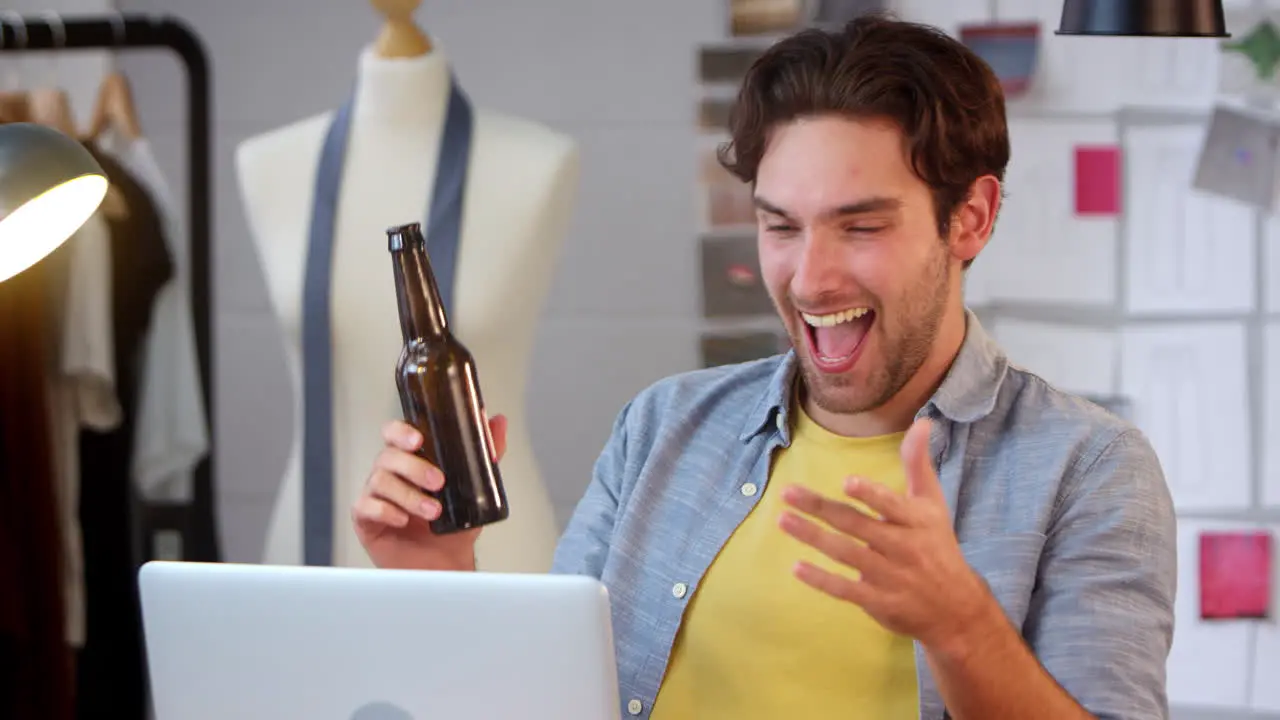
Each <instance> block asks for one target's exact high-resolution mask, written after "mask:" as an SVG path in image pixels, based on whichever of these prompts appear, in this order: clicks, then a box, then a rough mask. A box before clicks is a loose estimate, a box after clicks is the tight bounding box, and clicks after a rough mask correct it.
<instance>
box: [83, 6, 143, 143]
mask: <svg viewBox="0 0 1280 720" xmlns="http://www.w3.org/2000/svg"><path fill="white" fill-rule="evenodd" d="M112 25H113V32H114V34H115V42H116V45H123V44H124V18H122V17H120V16H119V15H117V16H116V17H114V18H113V19H112ZM112 129H114V130H115V131H116V132H118V133H120V134H121V135H123V136H124V137H125V138H126V139H128V140H131V141H132V140H138V139H139V138H141V137H142V123H141V122H139V121H138V108H137V105H135V104H134V102H133V89H132V88H131V87H130V85H129V78H128V77H127V76H126V75H125V74H124V73H122V72H120V71H118V70H113V71H111V72H109V73H107V75H106V76H105V77H104V78H103V79H102V84H101V85H99V86H98V97H97V99H96V100H95V101H94V103H93V115H92V116H91V117H90V119H89V131H88V132H87V133H86V134H85V136H86V138H87V139H89V140H97V139H98V138H100V137H101V136H102V134H103V133H105V132H106V131H107V130H112Z"/></svg>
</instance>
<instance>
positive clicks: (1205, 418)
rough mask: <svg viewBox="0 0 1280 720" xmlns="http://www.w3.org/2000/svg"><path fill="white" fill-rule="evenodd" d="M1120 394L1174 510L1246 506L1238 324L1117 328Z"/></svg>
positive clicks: (1248, 484) (1246, 430) (1242, 345)
mask: <svg viewBox="0 0 1280 720" xmlns="http://www.w3.org/2000/svg"><path fill="white" fill-rule="evenodd" d="M1121 333H1122V339H1121V352H1120V385H1119V391H1120V394H1122V395H1124V396H1125V397H1128V398H1130V399H1132V401H1133V410H1132V416H1133V417H1132V420H1133V423H1134V424H1135V425H1137V426H1138V428H1140V429H1141V430H1142V431H1143V432H1144V433H1146V435H1147V437H1148V438H1150V441H1151V444H1152V446H1154V448H1155V451H1156V454H1157V455H1158V456H1159V458H1160V464H1161V465H1162V466H1163V469H1164V474H1165V477H1166V479H1167V482H1168V485H1169V490H1170V491H1171V493H1172V494H1173V502H1174V505H1175V506H1176V507H1177V508H1178V509H1179V510H1214V511H1225V510H1242V509H1245V508H1248V507H1249V506H1250V504H1251V503H1252V494H1253V473H1252V470H1251V466H1252V463H1251V461H1250V458H1252V457H1253V443H1252V441H1251V438H1252V432H1251V425H1250V421H1251V416H1250V411H1249V407H1250V406H1249V402H1250V400H1249V398H1250V392H1251V389H1250V387H1249V384H1248V374H1247V373H1248V368H1249V354H1248V341H1247V337H1248V336H1247V333H1246V328H1245V325H1244V324H1243V323H1236V322H1203V323H1186V324H1181V323H1179V324H1174V323H1151V324H1149V325H1133V326H1129V327H1126V328H1124V329H1123V330H1122V331H1121Z"/></svg>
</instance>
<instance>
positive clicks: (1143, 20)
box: [1057, 0, 1231, 38]
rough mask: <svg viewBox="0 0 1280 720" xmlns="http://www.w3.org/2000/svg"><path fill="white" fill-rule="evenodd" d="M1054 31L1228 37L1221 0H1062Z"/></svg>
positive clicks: (1147, 35)
mask: <svg viewBox="0 0 1280 720" xmlns="http://www.w3.org/2000/svg"><path fill="white" fill-rule="evenodd" d="M1057 34H1058V35H1114V36H1130V37H1216V38H1223V37H1231V36H1230V35H1229V34H1228V33H1227V23H1226V20H1225V19H1224V18H1223V14H1222V0H1063V3H1062V23H1061V25H1060V26H1059V27H1058V32H1057Z"/></svg>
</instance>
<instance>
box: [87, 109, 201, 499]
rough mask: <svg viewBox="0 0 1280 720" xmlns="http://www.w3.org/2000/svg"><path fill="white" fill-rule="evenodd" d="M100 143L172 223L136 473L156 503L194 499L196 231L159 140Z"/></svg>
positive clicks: (149, 346) (113, 138) (143, 395)
mask: <svg viewBox="0 0 1280 720" xmlns="http://www.w3.org/2000/svg"><path fill="white" fill-rule="evenodd" d="M98 146H99V147H100V148H101V149H102V150H103V151H104V152H107V153H108V154H109V155H110V156H111V157H112V158H114V159H115V160H116V161H117V162H119V163H120V165H121V166H122V167H123V168H124V169H125V170H127V171H128V172H129V174H130V175H132V176H133V178H134V179H135V180H136V181H137V182H138V184H139V185H141V186H142V187H143V188H144V189H145V190H146V191H147V193H148V194H150V195H151V199H152V202H153V203H154V204H155V206H156V212H157V214H158V215H159V217H160V221H161V223H162V224H163V227H164V235H165V239H166V242H167V243H168V248H169V255H170V258H171V259H172V262H173V270H174V271H173V277H172V278H170V280H169V282H168V283H166V284H165V286H164V287H163V288H161V289H160V292H159V294H157V295H156V299H155V305H154V308H153V310H152V316H151V330H150V332H149V333H148V335H147V338H146V344H145V349H144V352H145V355H144V361H143V365H142V374H141V377H139V388H138V392H139V395H140V397H139V398H138V417H137V429H136V432H135V439H134V447H133V479H134V483H135V485H136V486H137V488H138V492H139V494H140V495H141V497H142V498H143V499H145V500H149V501H160V502H183V503H185V502H190V501H191V500H192V495H193V475H194V470H195V467H196V465H197V464H198V463H199V462H200V461H201V460H202V459H204V457H205V455H206V454H207V453H208V452H209V428H208V422H207V420H206V418H205V403H204V394H203V392H202V390H201V387H200V365H199V357H198V355H197V354H196V341H195V328H194V318H193V316H192V311H191V291H190V287H191V284H190V273H191V269H190V253H189V246H188V234H187V232H186V226H185V223H184V222H183V221H182V218H181V214H180V213H179V212H178V208H177V206H176V205H175V202H174V199H173V196H172V195H171V194H170V191H169V183H168V181H167V180H166V179H165V176H164V173H162V172H161V170H160V166H159V164H158V163H157V162H156V159H155V155H154V154H153V153H152V150H151V144H150V143H149V142H147V140H146V138H138V139H134V140H130V139H128V138H124V137H121V136H120V135H119V134H118V133H109V134H108V135H107V136H106V137H104V138H103V139H102V140H101V141H100V142H99V144H98Z"/></svg>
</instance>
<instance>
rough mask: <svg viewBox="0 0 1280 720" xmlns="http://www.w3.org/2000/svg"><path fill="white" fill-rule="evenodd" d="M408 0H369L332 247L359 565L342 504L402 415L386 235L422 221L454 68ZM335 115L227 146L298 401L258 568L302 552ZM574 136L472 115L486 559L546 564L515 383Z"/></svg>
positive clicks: (540, 501)
mask: <svg viewBox="0 0 1280 720" xmlns="http://www.w3.org/2000/svg"><path fill="white" fill-rule="evenodd" d="M417 4H418V3H417V0H399V1H395V0H375V1H374V2H373V5H374V7H375V8H376V9H378V10H379V11H380V12H382V13H383V15H384V17H386V20H387V21H386V25H385V26H384V28H383V30H382V32H381V34H380V35H379V37H378V39H377V41H376V42H375V43H374V45H373V46H372V47H370V48H368V49H366V50H365V51H364V52H363V53H362V54H361V57H360V67H359V73H358V80H357V85H356V89H355V96H354V105H353V109H352V120H351V129H350V139H349V141H348V147H347V150H346V161H345V166H344V168H345V169H344V171H343V180H342V185H341V191H340V195H339V198H338V204H337V219H336V224H335V233H334V240H333V251H332V285H331V288H332V289H331V293H332V297H331V300H330V307H331V313H332V319H331V328H332V330H331V333H332V339H333V341H332V345H333V354H332V374H333V396H332V397H333V400H332V403H333V461H332V462H333V483H334V494H335V497H334V503H333V507H334V518H333V523H334V528H333V530H334V532H333V539H334V540H333V545H334V547H333V564H335V565H343V566H368V565H369V560H368V558H367V556H366V555H365V553H364V550H363V549H362V548H361V547H360V545H359V542H358V541H357V540H356V538H355V534H354V532H353V531H352V528H351V522H350V519H349V517H350V516H349V508H350V506H351V503H352V501H353V500H354V499H355V497H356V495H357V494H358V492H359V489H360V486H361V485H362V484H363V483H364V480H365V478H366V476H367V475H368V472H369V468H370V467H371V465H372V463H373V460H374V458H375V456H376V455H377V453H378V452H379V451H380V450H381V447H382V441H381V438H380V435H379V431H380V428H381V426H382V424H383V423H384V422H385V421H386V420H388V419H392V418H398V417H400V405H399V399H398V396H397V395H396V391H395V385H394V382H393V377H394V368H395V363H396V359H397V357H398V356H399V352H400V347H401V339H400V328H399V323H398V319H397V316H396V304H395V292H394V287H393V285H392V279H391V258H390V255H389V254H388V252H387V247H386V237H385V234H384V231H385V229H386V228H387V227H389V226H391V225H396V224H400V223H405V222H414V221H423V220H424V219H425V217H424V213H425V212H426V211H427V206H428V204H429V202H430V198H431V190H432V188H431V185H432V184H433V182H434V168H435V166H436V157H437V154H438V150H439V147H438V145H439V142H440V135H441V130H442V128H443V124H444V111H445V105H446V100H447V98H448V92H449V80H450V69H449V65H448V60H447V58H446V57H445V56H444V54H443V52H442V51H441V49H440V48H438V47H434V46H433V45H432V44H431V43H430V41H428V40H427V38H426V36H425V35H424V34H423V33H422V32H421V30H419V29H417V28H416V26H414V25H413V23H412V21H411V20H410V14H411V13H412V11H413V10H414V9H415V8H416V6H417ZM331 117H332V114H331V113H324V114H322V115H319V116H316V117H312V118H308V119H305V120H302V121H299V122H297V123H294V124H291V125H288V126H285V127H283V128H279V129H277V130H273V131H270V132H267V133H265V134H263V135H261V136H258V137H254V138H250V139H249V140H247V141H245V142H244V143H243V144H242V145H241V146H240V147H239V148H238V150H237V153H236V164H237V174H238V179H239V184H240V189H241V195H242V201H243V203H244V206H245V208H246V214H247V216H248V221H249V225H250V228H251V232H252V234H253V236H254V239H255V244H256V246H257V249H258V254H259V259H260V262H261V265H262V267H263V270H264V273H265V275H266V279H267V285H268V290H269V293H270V297H271V301H272V304H273V306H274V309H275V311H276V314H277V316H278V318H279V320H280V322H281V326H282V329H283V330H284V332H285V336H286V345H287V351H288V359H289V367H290V372H291V376H292V385H293V390H294V393H295V398H297V402H296V403H295V407H296V408H297V409H298V410H297V413H298V414H295V417H296V418H297V421H296V422H295V433H294V437H293V442H292V452H291V454H290V459H289V463H288V466H287V468H286V471H285V477H284V478H283V481H282V483H281V488H280V493H279V496H278V498H277V501H276V505H275V508H274V510H273V513H272V518H271V522H270V526H269V528H268V533H267V542H266V549H265V552H264V557H263V562H266V563H269V564H298V563H301V562H302V558H303V553H302V487H303V482H302V477H301V470H302V460H301V446H302V427H303V423H302V417H301V415H300V413H301V412H302V392H301V345H300V342H301V340H300V331H301V327H300V323H301V318H302V314H303V306H302V299H303V283H304V275H303V273H304V270H305V266H306V260H307V252H308V221H309V218H310V213H311V204H312V200H313V196H314V192H313V188H314V178H315V175H316V170H317V166H318V163H319V158H320V151H321V144H322V142H323V140H324V136H325V134H326V131H327V129H328V126H329V122H330V119H331ZM578 168H579V166H578V149H577V146H576V144H575V143H574V142H573V140H572V139H570V138H568V137H566V136H563V135H560V134H558V133H556V132H554V131H552V130H550V129H548V128H545V127H543V126H540V125H537V124H535V123H532V122H529V121H526V120H522V119H518V118H512V117H507V116H503V115H498V114H495V113H491V112H488V111H486V110H484V109H483V108H476V109H475V127H474V135H473V147H472V150H471V159H470V163H469V165H468V174H467V183H466V186H465V193H466V194H465V202H466V205H465V212H464V215H463V228H462V240H461V244H460V247H459V249H458V258H457V270H456V274H455V278H456V279H455V290H454V300H453V306H452V307H451V308H450V315H451V318H450V319H451V322H452V325H453V328H454V331H455V332H456V333H457V335H458V337H459V338H460V339H461V340H462V342H463V343H464V344H466V345H467V347H468V348H469V349H470V350H471V352H472V353H473V354H474V355H475V357H476V362H477V365H478V368H479V373H480V382H481V385H482V391H483V393H484V399H485V405H486V407H487V408H488V410H489V412H490V413H491V414H494V413H503V414H506V415H507V417H508V418H509V419H510V424H509V430H508V436H507V453H506V456H505V457H504V458H503V461H502V474H503V479H504V481H505V483H506V488H507V496H508V499H509V501H510V503H511V517H510V518H509V519H508V520H506V521H504V522H502V523H498V524H497V525H493V526H490V527H488V528H486V529H485V531H484V532H483V533H482V534H481V539H480V542H479V546H478V547H477V551H476V554H477V560H478V564H479V568H480V569H481V570H487V571H499V572H504V571H509V572H545V571H547V570H548V569H549V568H550V565H551V557H552V554H553V552H554V549H555V543H556V540H557V536H558V533H557V530H556V525H555V520H554V515H553V512H552V509H551V503H550V499H549V497H548V494H547V492H546V487H545V485H544V484H543V482H542V480H541V476H540V474H539V472H538V468H537V466H536V462H535V458H534V455H533V449H532V445H531V443H530V441H529V436H528V432H527V429H528V422H527V421H526V420H525V410H524V402H525V387H526V383H527V376H528V368H529V362H530V357H531V354H532V349H533V341H534V335H535V330H536V326H537V322H538V320H539V316H540V313H541V311H542V308H543V306H544V304H545V298H546V294H547V291H548V288H549V285H550V281H551V276H552V273H553V270H554V266H555V263H556V259H557V257H558V255H559V248H560V246H561V242H562V240H563V237H564V234H565V232H566V230H567V227H568V223H569V218H570V215H571V212H572V207H573V200H574V195H575V191H576V188H577V183H578Z"/></svg>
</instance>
